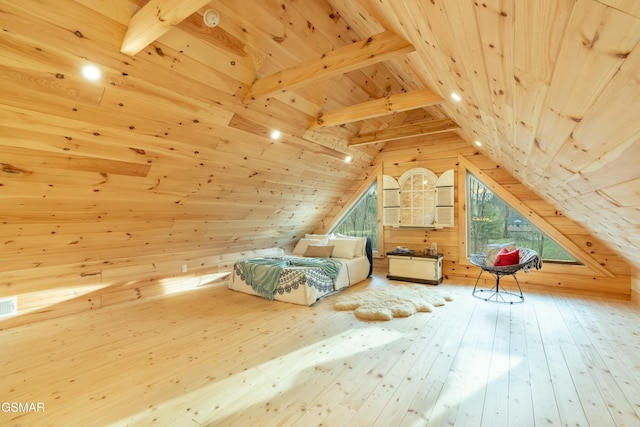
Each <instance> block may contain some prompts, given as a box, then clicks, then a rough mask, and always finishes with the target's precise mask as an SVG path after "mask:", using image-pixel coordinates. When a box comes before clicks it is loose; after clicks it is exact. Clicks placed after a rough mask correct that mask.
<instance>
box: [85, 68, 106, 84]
mask: <svg viewBox="0 0 640 427" xmlns="http://www.w3.org/2000/svg"><path fill="white" fill-rule="evenodd" d="M82 76H83V77H84V78H85V79H87V80H90V81H92V82H95V81H96V80H100V77H102V71H100V68H98V67H96V66H95V65H93V64H87V65H85V66H84V67H82Z"/></svg>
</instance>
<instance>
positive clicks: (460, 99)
mask: <svg viewBox="0 0 640 427" xmlns="http://www.w3.org/2000/svg"><path fill="white" fill-rule="evenodd" d="M451 99H453V100H454V101H456V102H460V101H462V97H461V96H460V95H459V94H458V93H456V92H451Z"/></svg>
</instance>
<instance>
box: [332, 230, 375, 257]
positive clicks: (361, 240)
mask: <svg viewBox="0 0 640 427" xmlns="http://www.w3.org/2000/svg"><path fill="white" fill-rule="evenodd" d="M336 238H338V239H352V240H357V241H358V247H357V248H356V253H355V255H354V256H357V257H358V256H366V255H367V252H366V248H365V246H366V244H367V238H366V237H354V236H345V235H344V234H340V233H336ZM330 240H332V239H330Z"/></svg>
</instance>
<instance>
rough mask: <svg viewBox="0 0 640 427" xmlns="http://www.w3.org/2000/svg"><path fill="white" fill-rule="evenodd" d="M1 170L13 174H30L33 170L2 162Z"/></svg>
mask: <svg viewBox="0 0 640 427" xmlns="http://www.w3.org/2000/svg"><path fill="white" fill-rule="evenodd" d="M0 170H2V172H4V173H10V174H12V175H19V174H24V175H28V174H30V173H31V172H30V171H28V170H24V169H20V168H19V167H16V166H13V165H10V164H9V163H0Z"/></svg>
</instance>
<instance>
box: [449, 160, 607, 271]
mask: <svg viewBox="0 0 640 427" xmlns="http://www.w3.org/2000/svg"><path fill="white" fill-rule="evenodd" d="M496 167H497V166H496ZM467 171H469V172H471V173H472V174H473V175H475V176H476V177H478V178H480V180H481V181H482V182H483V183H484V184H485V186H487V187H488V188H489V189H491V191H493V192H494V193H495V194H497V195H498V196H499V197H500V198H501V199H502V200H504V201H505V202H506V203H508V204H509V205H510V206H511V207H512V208H514V209H515V210H516V211H517V212H518V213H520V215H522V216H524V217H526V218H528V220H529V221H530V222H532V224H533V225H535V226H536V227H538V228H539V229H540V230H542V231H543V232H544V233H546V234H547V235H548V236H549V237H551V238H552V239H553V240H555V241H556V242H557V243H558V244H559V245H561V246H562V247H563V248H564V249H565V250H566V251H568V252H569V253H570V254H571V255H573V256H574V257H575V258H576V259H577V260H578V261H580V262H581V263H582V265H571V264H555V263H546V264H545V267H544V273H545V274H546V273H551V274H555V273H559V274H564V273H567V272H568V270H574V271H575V274H585V272H584V271H585V270H589V271H590V272H589V273H586V274H597V275H601V276H604V277H610V278H615V277H616V276H615V275H614V274H613V273H611V272H610V271H609V270H608V269H607V268H606V266H603V265H602V264H600V262H598V260H596V259H594V258H593V257H592V256H591V255H590V254H589V253H587V252H586V251H585V250H583V249H582V248H581V247H580V246H578V245H577V244H576V243H574V242H573V241H571V240H570V239H569V238H567V237H566V236H565V235H564V234H562V233H561V232H560V231H558V230H557V229H556V228H554V227H553V226H552V225H551V224H549V223H548V222H547V221H546V220H545V219H544V218H542V217H541V216H540V215H538V214H537V213H536V212H534V211H533V210H531V209H530V208H528V207H527V206H526V205H525V204H524V203H522V202H521V201H520V200H519V199H518V198H517V197H516V196H514V195H513V194H512V193H510V192H509V191H507V190H505V189H504V188H503V187H502V185H500V184H498V183H497V182H496V181H495V180H494V179H493V178H491V176H489V175H488V174H487V173H485V172H484V171H483V170H482V169H481V168H480V167H478V166H476V165H475V164H474V163H473V161H472V159H471V158H468V157H466V156H464V155H462V154H459V155H458V171H457V174H458V199H459V200H460V201H462V200H466V197H467V195H466V193H467V188H466V187H467V184H466V180H465V177H466V173H467ZM457 216H458V219H459V221H458V223H459V224H460V226H459V230H458V232H459V240H460V245H458V263H459V264H460V265H464V266H467V267H473V264H471V262H470V261H469V258H468V257H467V255H466V252H467V237H466V235H467V229H466V227H467V221H466V217H467V216H466V203H458V212H457Z"/></svg>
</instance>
